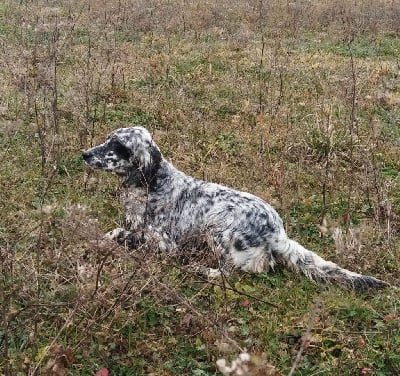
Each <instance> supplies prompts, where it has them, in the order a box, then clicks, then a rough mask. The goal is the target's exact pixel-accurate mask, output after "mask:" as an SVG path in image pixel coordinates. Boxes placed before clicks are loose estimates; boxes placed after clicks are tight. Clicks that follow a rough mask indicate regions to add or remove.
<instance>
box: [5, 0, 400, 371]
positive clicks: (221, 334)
mask: <svg viewBox="0 0 400 376" xmlns="http://www.w3.org/2000/svg"><path fill="white" fill-rule="evenodd" d="M0 45H1V50H0V51H1V52H0V53H1V59H0V65H1V70H0V78H1V80H0V85H1V90H0V145H1V148H0V158H1V163H0V188H1V197H0V204H1V206H0V207H1V211H0V252H1V253H0V256H1V257H0V259H1V264H0V265H1V266H0V268H1V271H0V281H1V288H0V303H1V304H0V307H1V308H0V312H1V316H0V317H1V318H0V320H1V326H0V353H1V356H0V370H2V372H0V373H3V374H5V375H24V374H29V375H34V374H51V375H58V376H60V375H94V374H95V373H96V372H97V371H99V370H100V369H103V368H106V369H108V370H109V372H110V375H145V374H153V375H218V374H219V371H218V370H217V367H216V361H217V360H218V359H226V360H227V361H231V360H232V359H235V358H237V356H238V355H239V354H240V353H241V352H243V351H244V350H246V351H247V352H248V353H249V354H250V355H251V356H252V357H253V362H254V363H256V364H257V367H258V371H257V370H254V369H253V371H251V372H252V373H251V374H253V375H255V374H267V371H266V369H267V367H270V368H269V369H272V368H271V367H273V370H272V371H271V372H272V373H271V374H275V375H278V374H282V375H317V374H318V375H358V374H369V375H398V374H400V335H399V333H400V313H399V301H400V300H399V299H400V293H399V290H398V289H397V288H396V286H397V285H398V279H399V277H398V276H399V275H400V274H399V273H400V250H399V245H400V236H399V235H400V217H399V215H400V189H399V181H400V178H399V171H400V162H399V155H400V154H399V146H400V139H399V136H400V110H399V108H400V107H399V105H400V80H399V78H400V77H399V55H400V3H399V1H397V0H395V1H391V2H388V1H375V2H370V1H366V0H361V1H357V2H347V1H345V0H335V1H323V0H320V1H314V2H307V1H293V2H281V1H278V0H273V1H265V0H257V1H255V0H250V1H246V2H245V1H243V2H240V1H228V0H222V1H217V0H206V1H201V2H197V1H192V0H170V1H162V0H150V1H145V0H142V1H141V0H111V1H90V0H86V1H84V0H74V1H64V0H58V1H56V0H54V1H45V0H37V1H28V0H20V1H18V2H16V1H11V0H4V1H2V2H1V3H0ZM127 124H141V125H144V126H146V127H147V128H148V129H149V130H150V131H151V133H152V134H153V136H154V138H155V140H156V142H157V143H158V144H159V146H160V148H161V150H162V152H163V153H164V156H165V157H166V158H167V159H169V160H170V161H172V162H173V164H174V165H175V166H176V167H178V168H179V169H181V170H183V171H185V172H186V173H188V174H190V175H193V176H196V177H198V178H202V179H205V180H208V181H213V182H218V183H222V184H225V185H228V186H231V187H234V188H237V189H240V190H245V191H248V192H251V193H253V194H256V195H258V196H260V197H262V198H263V199H265V200H266V201H268V202H269V203H271V204H272V205H274V206H275V207H276V208H277V210H278V211H279V213H280V214H281V216H282V218H283V220H284V222H285V226H286V230H287V232H288V233H289V235H290V236H291V237H293V238H294V239H296V240H297V241H299V242H300V243H302V244H303V245H304V246H306V247H308V248H309V249H311V250H313V251H315V252H317V253H319V254H320V255H322V256H323V257H325V258H327V259H329V260H332V261H334V262H337V263H339V264H340V265H341V266H343V267H346V268H348V269H351V270H353V271H356V272H363V273H364V274H369V275H374V276H376V277H379V278H381V279H383V280H385V281H387V282H388V283H390V284H391V285H392V286H391V287H388V288H387V289H385V290H383V291H379V292H376V293H371V292H370V293H366V294H356V293H355V292H352V291H345V290H343V289H340V288H338V287H334V286H317V285H315V284H313V283H311V282H309V281H308V280H307V279H306V278H305V277H304V276H302V275H298V274H296V273H294V272H292V271H288V270H285V269H280V268H278V269H277V270H275V271H273V272H270V273H268V274H259V275H250V274H244V273H240V272H238V273H236V274H234V275H232V276H229V277H227V278H225V279H216V280H213V281H207V280H204V278H202V277H201V276H199V275H197V274H196V273H194V272H193V269H192V268H191V265H192V264H193V263H199V262H204V263H206V262H207V258H206V257H204V260H202V259H199V257H197V258H196V259H195V260H191V259H190V257H189V260H188V258H184V259H182V258H180V257H171V256H167V255H156V254H154V253H153V252H152V249H151V246H149V247H147V248H141V249H138V250H129V249H125V248H123V247H118V246H116V245H114V244H112V243H107V242H105V241H104V240H102V237H101V234H103V233H104V232H106V231H109V230H111V229H113V228H114V227H117V226H119V225H120V222H121V219H122V210H121V207H120V205H119V202H118V199H117V197H118V187H119V186H118V184H119V183H118V179H117V178H116V177H115V176H112V175H110V174H106V173H101V172H93V171H91V170H89V169H88V168H87V167H85V166H84V163H83V160H82V158H81V150H82V149H85V148H87V147H89V146H91V145H94V144H96V143H97V142H99V141H102V140H103V139H104V137H105V135H106V134H107V133H109V131H110V130H112V129H114V128H117V127H121V126H126V125H127ZM299 352H300V353H299ZM297 355H299V356H298V357H297ZM296 357H297V360H296ZM257 367H256V368H257ZM256 372H259V373H256ZM268 372H269V371H268Z"/></svg>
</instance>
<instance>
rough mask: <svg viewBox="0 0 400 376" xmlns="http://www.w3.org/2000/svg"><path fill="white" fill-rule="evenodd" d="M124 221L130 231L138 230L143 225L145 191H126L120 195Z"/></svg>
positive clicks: (145, 201) (146, 198)
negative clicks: (123, 209)
mask: <svg viewBox="0 0 400 376" xmlns="http://www.w3.org/2000/svg"><path fill="white" fill-rule="evenodd" d="M121 198H122V203H123V205H124V208H125V221H126V225H127V226H128V227H129V229H130V230H140V228H141V227H143V226H144V225H145V216H146V207H147V200H148V195H147V192H146V190H145V189H137V188H136V189H132V190H126V191H124V192H123V193H122V196H121Z"/></svg>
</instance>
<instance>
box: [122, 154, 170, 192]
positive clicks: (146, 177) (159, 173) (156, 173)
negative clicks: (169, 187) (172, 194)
mask: <svg viewBox="0 0 400 376" xmlns="http://www.w3.org/2000/svg"><path fill="white" fill-rule="evenodd" d="M171 168H172V169H174V167H173V166H172V165H171V164H170V163H168V162H167V161H166V160H165V159H162V160H161V161H157V162H156V163H153V164H152V166H151V168H150V169H148V170H147V171H143V170H141V169H139V168H135V169H132V170H131V171H129V173H128V175H125V176H124V177H123V179H122V187H124V188H144V189H146V191H148V192H152V191H154V190H155V189H156V187H159V186H161V185H163V181H164V180H165V179H166V178H167V177H168V175H169V170H170V169H171Z"/></svg>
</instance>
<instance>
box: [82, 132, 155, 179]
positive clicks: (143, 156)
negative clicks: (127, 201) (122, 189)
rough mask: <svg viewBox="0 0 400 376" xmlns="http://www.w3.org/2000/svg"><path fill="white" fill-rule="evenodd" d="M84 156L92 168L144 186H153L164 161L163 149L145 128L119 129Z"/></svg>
mask: <svg viewBox="0 0 400 376" xmlns="http://www.w3.org/2000/svg"><path fill="white" fill-rule="evenodd" d="M82 155H83V159H84V160H85V162H86V163H87V164H88V165H89V166H91V167H92V168H95V169H101V170H105V171H112V172H115V173H116V174H118V175H120V176H126V177H128V178H129V179H130V180H132V183H136V184H140V185H147V184H149V183H150V181H151V179H152V177H154V175H155V173H156V171H157V170H158V168H159V166H160V162H161V160H162V156H161V152H160V150H159V148H158V147H157V145H156V144H155V143H154V141H153V140H152V138H151V136H150V133H149V132H148V131H147V130H146V129H145V128H143V127H130V128H120V129H117V130H115V131H113V132H112V133H111V134H110V135H109V136H108V137H107V140H106V141H105V142H104V143H103V144H100V145H98V146H94V147H92V148H90V149H88V150H86V151H84V152H83V153H82Z"/></svg>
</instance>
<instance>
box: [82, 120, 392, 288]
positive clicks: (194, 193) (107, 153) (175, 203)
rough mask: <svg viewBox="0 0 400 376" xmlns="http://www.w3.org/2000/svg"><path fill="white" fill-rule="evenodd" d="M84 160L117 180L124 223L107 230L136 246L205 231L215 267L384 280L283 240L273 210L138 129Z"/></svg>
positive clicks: (360, 284) (360, 283) (359, 282)
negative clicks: (184, 164) (186, 163)
mask: <svg viewBox="0 0 400 376" xmlns="http://www.w3.org/2000/svg"><path fill="white" fill-rule="evenodd" d="M83 158H84V160H85V161H86V163H87V164H88V165H89V166H91V167H92V168H94V169H102V170H106V171H112V172H114V173H116V174H117V175H119V176H120V177H121V178H122V187H123V188H124V189H123V203H124V207H125V221H126V226H125V228H124V229H122V228H117V229H115V230H113V231H111V232H110V233H109V234H108V236H109V237H110V238H112V239H116V240H118V241H119V242H125V243H128V244H129V245H130V246H132V247H136V246H138V245H139V244H142V243H143V242H146V241H152V242H154V244H157V246H158V248H159V249H160V250H162V251H171V250H176V249H178V248H179V247H180V246H181V245H182V243H183V242H184V241H185V240H186V239H190V238H193V237H196V236H200V234H207V235H208V236H209V237H210V238H211V239H212V241H213V244H214V245H215V247H214V248H215V249H217V250H218V254H219V256H220V257H219V258H220V268H219V270H223V269H224V265H228V264H231V265H234V266H235V267H237V268H240V269H242V270H244V271H246V272H257V273H260V272H266V271H268V270H269V269H270V268H274V266H275V264H276V263H281V264H284V265H287V266H289V267H291V268H292V269H294V270H300V271H301V272H303V273H304V274H305V275H306V276H307V277H308V278H309V279H311V280H313V281H316V282H332V283H337V284H341V285H345V286H349V287H353V288H360V289H365V288H378V287H383V286H384V285H385V282H383V281H381V280H379V279H376V278H374V277H370V276H365V275H361V274H357V273H354V272H351V271H349V270H346V269H343V268H341V267H339V266H338V265H336V264H334V263H333V262H330V261H326V260H324V259H322V258H321V257H320V256H318V255H317V254H315V253H313V252H311V251H309V250H307V249H306V248H304V247H303V246H302V245H300V244H299V243H297V242H296V241H294V240H292V239H289V238H288V236H287V235H286V233H285V231H284V228H283V223H282V219H281V218H280V217H279V215H278V213H277V212H276V211H275V209H274V208H273V207H272V206H270V205H269V204H267V203H266V202H264V201H263V200H261V199H260V198H258V197H256V196H253V195H251V194H249V193H246V192H240V191H237V190H234V189H231V188H228V187H225V186H222V185H219V184H214V183H209V182H205V181H201V180H197V179H194V178H193V177H190V176H188V175H186V174H184V173H183V172H181V171H179V170H177V169H176V168H175V167H174V166H173V165H172V164H171V163H169V162H168V161H167V160H166V159H165V158H163V156H162V154H161V152H160V149H159V148H158V146H157V145H156V144H155V143H154V141H153V140H152V137H151V136H150V133H149V132H148V131H147V130H146V129H145V128H143V127H140V126H136V127H130V128H121V129H117V130H115V131H113V132H112V133H111V134H110V135H109V136H108V138H107V140H106V141H105V142H104V143H103V144H101V145H98V146H95V147H93V148H91V149H88V150H86V151H85V152H84V153H83ZM214 272H216V270H211V271H210V274H216V273H214Z"/></svg>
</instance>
